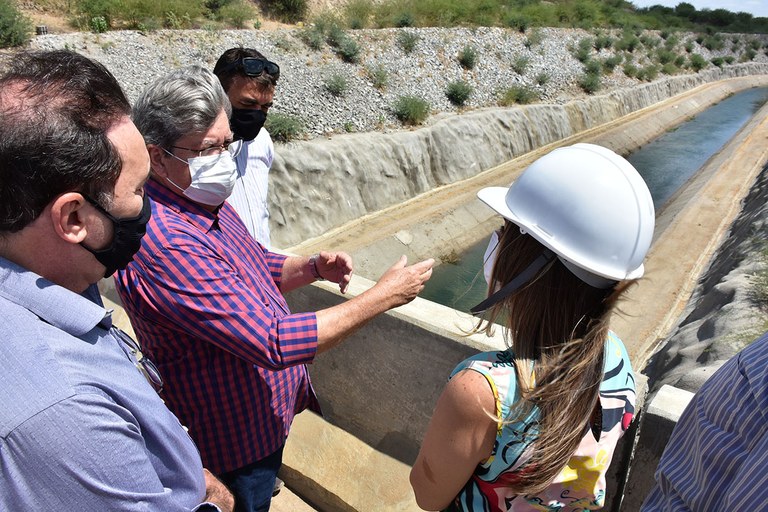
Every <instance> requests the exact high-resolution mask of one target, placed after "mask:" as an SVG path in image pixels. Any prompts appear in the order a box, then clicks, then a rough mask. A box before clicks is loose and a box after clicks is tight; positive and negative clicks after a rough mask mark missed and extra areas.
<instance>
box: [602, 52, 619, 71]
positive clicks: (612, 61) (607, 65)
mask: <svg viewBox="0 0 768 512" xmlns="http://www.w3.org/2000/svg"><path fill="white" fill-rule="evenodd" d="M623 60H624V57H622V55H621V54H620V53H617V54H616V55H612V56H610V57H607V58H606V59H605V60H604V61H603V72H604V73H605V74H606V75H608V74H610V73H613V70H614V69H615V68H616V66H618V65H619V64H621V62H622V61H623Z"/></svg>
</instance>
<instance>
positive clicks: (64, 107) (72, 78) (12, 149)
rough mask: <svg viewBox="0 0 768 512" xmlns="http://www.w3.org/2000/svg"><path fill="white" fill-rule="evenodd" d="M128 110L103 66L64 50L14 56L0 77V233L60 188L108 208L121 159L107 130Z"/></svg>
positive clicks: (30, 215)
mask: <svg viewBox="0 0 768 512" xmlns="http://www.w3.org/2000/svg"><path fill="white" fill-rule="evenodd" d="M129 114H130V104H129V103H128V100H127V98H126V97H125V94H124V93H123V91H122V89H121V88H120V85H119V84H118V83H117V80H115V77H114V76H112V74H111V73H110V72H109V71H108V70H107V69H106V68H105V67H104V66H103V65H101V64H99V63H97V62H94V61H92V60H90V59H88V58H86V57H83V56H82V55H78V54H77V53H74V52H70V51H63V50H59V51H47V52H25V53H21V54H18V55H17V56H16V57H15V58H14V60H13V62H12V63H11V65H10V68H9V69H8V71H7V72H6V73H5V74H4V75H3V76H2V77H0V232H16V231H19V230H21V229H23V228H24V227H25V226H27V225H28V224H29V223H30V222H32V221H33V220H35V219H36V218H37V217H38V216H39V215H40V213H42V211H43V210H44V209H45V207H46V206H47V205H48V204H49V203H50V202H51V201H52V200H53V199H54V198H55V197H56V196H58V195H60V194H63V193H65V192H70V191H79V192H83V193H84V194H87V195H89V196H90V197H92V198H94V199H95V200H96V201H97V202H99V203H101V204H102V206H108V205H109V203H110V201H111V200H112V194H113V192H114V188H115V182H116V181H117V178H118V176H119V175H120V171H121V169H122V167H123V162H122V159H121V158H120V155H119V153H118V151H117V149H116V148H115V147H114V146H113V145H112V142H111V141H110V140H109V139H108V138H107V131H108V130H109V129H110V128H111V127H113V126H114V125H115V124H116V123H117V121H118V120H120V119H121V118H123V117H125V116H128V115H129Z"/></svg>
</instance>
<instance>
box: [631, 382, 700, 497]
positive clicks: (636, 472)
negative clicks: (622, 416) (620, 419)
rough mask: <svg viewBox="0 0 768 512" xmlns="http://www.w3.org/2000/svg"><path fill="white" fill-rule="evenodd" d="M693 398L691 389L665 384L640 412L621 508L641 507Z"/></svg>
mask: <svg viewBox="0 0 768 512" xmlns="http://www.w3.org/2000/svg"><path fill="white" fill-rule="evenodd" d="M692 398H693V393H691V392H690V391H685V390H682V389H678V388H675V387H672V386H668V385H665V386H662V387H661V389H660V390H659V392H658V393H657V394H656V396H655V397H654V398H653V400H651V403H650V404H649V405H648V407H647V408H646V410H645V412H644V413H643V414H642V417H641V418H640V424H639V430H640V432H639V436H638V437H637V441H636V446H635V450H634V454H633V456H632V459H631V461H630V470H629V475H628V476H627V484H626V488H625V491H624V499H623V501H622V503H621V510H625V511H627V512H635V511H637V510H640V506H641V505H642V504H643V500H644V499H645V497H646V496H647V495H648V493H649V492H650V491H651V488H652V487H653V485H654V483H655V481H654V478H653V475H654V473H655V472H656V467H657V466H658V465H659V459H661V454H662V453H663V452H664V448H665V447H666V445H667V441H669V437H670V436H671V435H672V431H673V430H674V428H675V425H676V424H677V421H678V420H679V419H680V416H681V415H682V414H683V411H684V410H685V408H686V407H687V406H688V404H689V403H690V401H691V399H692Z"/></svg>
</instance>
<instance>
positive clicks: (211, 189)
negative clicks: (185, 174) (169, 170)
mask: <svg viewBox="0 0 768 512" xmlns="http://www.w3.org/2000/svg"><path fill="white" fill-rule="evenodd" d="M163 151H165V152H166V153H168V154H169V155H171V156H172V157H173V158H175V159H176V160H179V161H181V162H184V163H186V164H188V165H189V174H190V177H191V178H192V182H191V183H190V184H189V186H188V187H187V188H186V189H183V188H181V187H180V186H178V185H177V184H175V183H174V182H173V181H171V180H170V179H168V178H166V179H168V181H169V182H170V183H171V184H172V185H173V186H175V187H176V188H178V189H179V190H181V191H182V192H183V193H184V195H185V196H186V197H188V198H189V199H191V200H192V201H194V202H196V203H200V204H204V205H208V206H219V205H220V204H221V203H223V202H224V201H226V200H227V198H228V197H229V196H230V195H231V194H232V189H234V188H235V181H237V166H236V165H235V160H234V159H233V158H232V157H231V155H230V154H229V151H222V152H221V153H220V154H218V155H209V156H198V157H195V158H190V159H189V160H182V159H181V158H179V157H177V156H176V155H174V154H173V153H171V152H170V151H167V150H165V149H163Z"/></svg>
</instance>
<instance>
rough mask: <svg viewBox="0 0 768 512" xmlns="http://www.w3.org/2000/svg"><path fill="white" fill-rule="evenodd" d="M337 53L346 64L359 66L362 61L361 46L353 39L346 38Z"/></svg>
mask: <svg viewBox="0 0 768 512" xmlns="http://www.w3.org/2000/svg"><path fill="white" fill-rule="evenodd" d="M336 53H337V54H338V55H339V57H341V58H342V60H343V61H344V62H351V63H352V64H357V63H358V62H359V61H360V45H359V44H357V41H355V40H354V39H352V38H351V37H345V38H344V39H342V40H341V43H340V44H339V46H338V48H336Z"/></svg>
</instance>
